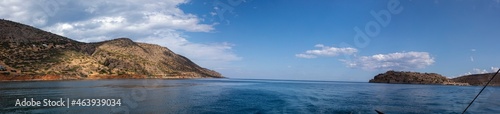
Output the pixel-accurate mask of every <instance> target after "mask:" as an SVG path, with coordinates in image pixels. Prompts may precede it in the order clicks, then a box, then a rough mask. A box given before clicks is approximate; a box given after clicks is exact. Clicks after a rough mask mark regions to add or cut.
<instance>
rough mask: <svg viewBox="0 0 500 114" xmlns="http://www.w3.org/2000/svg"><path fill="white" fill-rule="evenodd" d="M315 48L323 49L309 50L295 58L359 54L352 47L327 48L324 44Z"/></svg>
mask: <svg viewBox="0 0 500 114" xmlns="http://www.w3.org/2000/svg"><path fill="white" fill-rule="evenodd" d="M314 47H317V48H321V49H318V50H307V51H306V52H305V53H300V54H296V55H295V57H299V58H316V57H318V56H327V57H333V56H338V55H351V54H354V53H356V52H358V50H357V49H355V48H351V47H347V48H338V47H329V46H325V45H323V44H316V45H315V46H314Z"/></svg>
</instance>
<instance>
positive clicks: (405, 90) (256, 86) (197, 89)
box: [0, 79, 500, 113]
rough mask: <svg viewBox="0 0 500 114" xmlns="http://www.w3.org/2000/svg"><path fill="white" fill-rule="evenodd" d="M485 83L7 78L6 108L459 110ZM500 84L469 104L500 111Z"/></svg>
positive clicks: (2, 93)
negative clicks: (84, 102) (74, 102)
mask: <svg viewBox="0 0 500 114" xmlns="http://www.w3.org/2000/svg"><path fill="white" fill-rule="evenodd" d="M480 89H481V88H480V87H472V86H471V87H459V86H443V85H403V84H372V83H354V82H313V81H280V80H237V79H220V80H219V79H200V80H149V79H148V80H90V81H44V82H2V83H0V101H1V102H0V113H3V112H17V113H61V112H63V113H126V112H129V113H241V112H243V113H375V112H374V110H375V109H377V110H380V111H384V112H386V113H459V112H461V111H462V110H463V109H464V108H465V107H466V105H467V103H469V102H470V100H472V98H473V97H474V95H475V94H476V93H477V92H478V91H479V90H480ZM499 93H500V88H499V87H488V89H487V90H486V91H485V94H483V95H482V96H481V97H480V98H478V100H477V101H476V102H475V103H474V105H472V107H471V108H470V109H469V112H471V113H498V112H500V108H497V107H499V106H500V99H499V98H497V97H498V96H499V95H500V94H499ZM23 98H28V99H29V98H34V99H35V100H42V99H59V98H64V99H66V98H70V99H121V100H122V106H120V107H118V106H116V107H69V108H67V107H15V106H14V104H15V102H16V100H17V99H23Z"/></svg>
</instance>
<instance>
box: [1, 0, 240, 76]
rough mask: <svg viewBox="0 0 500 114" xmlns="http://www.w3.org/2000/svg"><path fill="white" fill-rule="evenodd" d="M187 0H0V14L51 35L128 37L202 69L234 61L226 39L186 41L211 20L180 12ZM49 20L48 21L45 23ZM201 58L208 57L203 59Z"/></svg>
mask: <svg viewBox="0 0 500 114" xmlns="http://www.w3.org/2000/svg"><path fill="white" fill-rule="evenodd" d="M187 2H189V0H166V1H164V0H126V1H102V0H73V1H58V0H46V1H44V0H32V1H19V0H3V1H0V10H1V11H2V12H0V18H5V19H9V20H13V21H18V22H21V23H25V24H29V25H34V26H36V27H39V28H42V29H44V30H47V31H51V32H53V33H56V34H60V35H64V36H67V37H69V38H72V39H75V40H78V41H83V42H96V41H103V40H109V39H114V38H119V37H128V38H131V39H132V40H134V41H141V42H147V43H153V44H159V45H161V46H165V47H168V48H169V49H171V50H173V51H174V52H176V53H179V54H182V55H185V56H186V57H188V58H190V59H192V60H193V61H195V62H197V63H198V62H203V61H205V62H204V63H205V64H201V65H202V66H204V65H205V66H204V67H214V66H217V65H219V64H221V63H227V62H229V61H236V60H240V59H241V57H238V56H237V55H236V54H234V53H233V52H232V47H233V46H234V45H232V44H230V43H225V42H220V43H210V44H208V43H197V42H192V41H188V39H186V36H182V35H183V34H184V33H185V32H211V31H213V30H214V26H215V25H216V24H217V23H208V24H206V23H203V19H202V18H200V17H198V16H196V15H193V14H189V13H185V12H184V11H183V10H182V9H180V8H179V5H181V4H186V3H187ZM48 20H52V21H54V22H49V21H48ZM206 61H210V63H209V62H206Z"/></svg>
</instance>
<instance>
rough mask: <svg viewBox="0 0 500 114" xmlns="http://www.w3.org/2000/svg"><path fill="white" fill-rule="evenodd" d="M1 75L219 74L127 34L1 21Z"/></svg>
mask: <svg viewBox="0 0 500 114" xmlns="http://www.w3.org/2000/svg"><path fill="white" fill-rule="evenodd" d="M0 39H1V40H0V66H1V68H2V69H0V70H1V71H0V80H36V79H41V80H52V79H108V78H209V77H211V78H222V77H223V76H222V75H221V74H220V73H218V72H216V71H213V70H209V69H206V68H202V67H200V66H198V65H197V64H195V63H194V62H192V61H191V60H189V59H188V58H186V57H184V56H182V55H178V54H176V53H174V52H172V51H171V50H169V49H168V48H166V47H161V46H159V45H154V44H146V43H137V42H134V41H132V40H130V39H128V38H118V39H114V40H109V41H103V42H94V43H83V42H78V41H75V40H71V39H69V38H66V37H63V36H59V35H56V34H52V33H50V32H46V31H43V30H40V29H37V28H34V27H31V26H28V25H24V24H20V23H16V22H12V21H8V20H0Z"/></svg>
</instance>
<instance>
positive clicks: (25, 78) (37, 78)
mask: <svg viewBox="0 0 500 114" xmlns="http://www.w3.org/2000/svg"><path fill="white" fill-rule="evenodd" d="M194 78H214V77H197V76H147V75H90V76H88V77H79V76H61V75H0V82H2V81H57V80H108V79H194Z"/></svg>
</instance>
